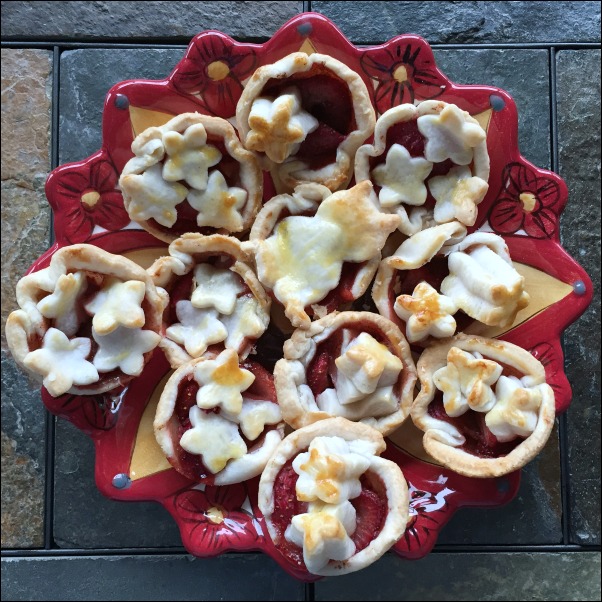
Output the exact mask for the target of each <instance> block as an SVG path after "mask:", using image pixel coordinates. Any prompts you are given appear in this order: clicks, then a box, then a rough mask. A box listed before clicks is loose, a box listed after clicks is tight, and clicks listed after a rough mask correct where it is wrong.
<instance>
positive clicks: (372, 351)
mask: <svg viewBox="0 0 602 602" xmlns="http://www.w3.org/2000/svg"><path fill="white" fill-rule="evenodd" d="M335 365H336V367H337V370H338V378H337V382H336V389H337V394H338V396H339V401H340V402H341V403H343V404H345V403H351V402H354V401H358V400H359V399H362V398H363V397H365V396H366V395H369V394H371V393H374V391H375V390H376V388H377V387H379V386H380V387H384V386H389V385H392V384H394V383H395V382H397V378H398V376H399V373H400V372H401V369H402V368H403V364H402V362H401V360H400V359H399V358H398V357H397V356H396V355H394V354H393V353H391V351H389V349H388V348H387V347H386V346H385V345H383V344H382V343H379V342H378V341H377V340H376V339H375V338H374V337H373V336H372V335H370V334H368V333H367V332H362V333H360V334H359V335H358V336H357V337H356V338H355V339H354V340H353V341H352V342H351V343H350V344H349V346H348V347H347V349H346V350H345V352H344V353H343V354H342V355H340V356H339V357H337V358H336V360H335ZM341 374H342V375H344V376H345V377H346V378H345V379H341ZM341 380H343V382H340V381H341ZM346 380H349V381H350V382H349V383H347V382H345V381H346ZM350 385H353V386H352V387H351V386H350ZM350 389H351V390H350ZM353 389H355V391H354V390H353Z"/></svg>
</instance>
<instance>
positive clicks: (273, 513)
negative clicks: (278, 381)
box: [259, 418, 408, 575]
mask: <svg viewBox="0 0 602 602" xmlns="http://www.w3.org/2000/svg"><path fill="white" fill-rule="evenodd" d="M325 427H330V428H328V429H327V428H325ZM383 449H384V442H383V441H382V436H381V435H380V433H378V432H376V431H374V429H371V428H370V427H367V426H365V425H358V424H354V423H349V422H348V421H346V420H344V419H342V418H335V419H331V420H326V421H323V422H321V423H319V424H316V425H312V426H309V427H305V428H303V429H300V430H299V431H296V432H295V433H293V434H292V435H290V436H289V437H287V438H286V439H285V440H284V441H283V442H282V444H281V445H280V446H279V447H278V448H277V450H276V451H275V453H274V455H273V456H272V458H271V459H270V462H269V464H268V466H266V469H265V470H264V473H263V474H262V477H261V482H260V491H259V504H260V510H261V511H262V512H263V513H264V516H265V518H266V521H267V525H268V530H269V532H270V535H271V537H272V539H273V541H274V543H275V544H276V545H277V547H278V549H279V550H280V551H281V553H282V554H283V555H284V556H285V558H286V559H287V560H288V561H289V562H290V563H291V564H293V565H294V566H296V567H297V568H301V569H306V570H308V571H309V572H310V573H313V574H315V575H335V574H344V573H348V572H352V571H355V570H358V569H360V568H363V567H364V566H367V565H368V564H371V563H372V562H374V561H375V560H376V559H377V558H379V557H380V556H381V555H382V554H383V553H384V552H385V551H386V550H387V549H388V547H390V546H391V545H392V544H393V543H395V541H397V539H399V537H400V536H401V535H402V533H403V531H404V530H405V525H406V521H407V509H408V498H407V486H406V484H405V479H404V478H403V475H402V474H401V471H400V469H399V467H397V466H396V465H395V464H393V463H391V462H389V461H388V460H383V459H381V458H379V457H378V454H379V453H380V452H381V451H382V450H383Z"/></svg>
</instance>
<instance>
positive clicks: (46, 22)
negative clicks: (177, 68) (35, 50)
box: [2, 0, 303, 43]
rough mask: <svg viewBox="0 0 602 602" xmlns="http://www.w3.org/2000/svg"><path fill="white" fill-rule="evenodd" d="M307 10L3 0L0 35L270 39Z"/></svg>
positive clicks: (295, 6)
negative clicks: (208, 34)
mask: <svg viewBox="0 0 602 602" xmlns="http://www.w3.org/2000/svg"><path fill="white" fill-rule="evenodd" d="M302 10H303V2H299V1H282V0H280V1H266V2H248V1H247V2H208V1H205V2H153V1H151V2H145V3H144V11H143V12H144V14H143V15H141V12H140V6H139V5H137V4H136V3H134V2H56V1H55V2H54V4H52V5H51V4H49V3H47V2H3V3H2V37H3V38H6V39H12V40H22V39H25V40H39V39H44V40H48V39H51V40H82V39H85V40H111V39H116V38H119V39H128V40H131V41H140V42H145V43H147V42H151V41H153V40H165V39H170V38H171V39H177V40H180V41H181V40H182V39H184V40H185V41H187V40H188V39H189V38H192V37H193V36H194V35H196V34H197V33H199V32H201V31H205V30H207V29H218V30H220V31H223V32H224V33H227V34H228V35H231V36H238V37H243V38H252V39H261V38H268V37H270V36H271V35H273V34H274V32H275V31H276V30H277V29H278V28H279V27H280V26H281V25H283V24H284V23H285V22H286V21H288V20H289V19H290V18H292V17H294V16H295V15H296V14H297V13H299V12H301V11H302Z"/></svg>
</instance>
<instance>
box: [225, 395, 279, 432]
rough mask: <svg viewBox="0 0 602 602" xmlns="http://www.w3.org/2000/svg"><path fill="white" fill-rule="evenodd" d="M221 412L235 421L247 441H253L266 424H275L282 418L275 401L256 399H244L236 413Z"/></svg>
mask: <svg viewBox="0 0 602 602" xmlns="http://www.w3.org/2000/svg"><path fill="white" fill-rule="evenodd" d="M221 414H222V416H224V417H225V418H228V419H229V420H231V421H232V422H236V423H237V424H238V425H239V426H240V430H241V431H242V433H243V435H244V436H245V437H246V438H247V439H248V440H249V441H255V439H257V437H259V435H261V433H263V431H264V429H265V425H266V424H277V423H278V422H280V421H281V420H282V412H281V411H280V406H279V405H278V404H277V403H272V402H271V401H260V400H257V399H245V400H244V402H243V404H242V409H241V410H240V412H239V413H238V414H229V413H228V412H226V411H224V410H222V411H221Z"/></svg>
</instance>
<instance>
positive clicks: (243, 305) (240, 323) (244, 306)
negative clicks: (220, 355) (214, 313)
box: [221, 296, 267, 351]
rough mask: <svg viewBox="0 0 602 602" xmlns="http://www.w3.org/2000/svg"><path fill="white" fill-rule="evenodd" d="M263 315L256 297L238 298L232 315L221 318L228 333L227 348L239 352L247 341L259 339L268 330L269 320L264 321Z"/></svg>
mask: <svg viewBox="0 0 602 602" xmlns="http://www.w3.org/2000/svg"><path fill="white" fill-rule="evenodd" d="M261 314H263V310H262V309H261V307H260V305H259V303H258V302H257V300H256V299H255V298H254V297H250V296H249V297H238V298H237V299H236V307H235V308H234V311H233V312H232V314H230V315H229V316H221V321H222V323H223V325H224V326H225V327H226V330H227V331H228V338H227V339H226V347H227V348H228V349H235V350H237V351H238V350H240V348H241V347H242V345H243V343H244V340H245V339H247V338H249V339H258V338H259V337H260V336H261V335H262V334H263V333H264V332H265V329H266V328H267V319H264V320H262V319H261V317H260V315H261Z"/></svg>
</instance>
